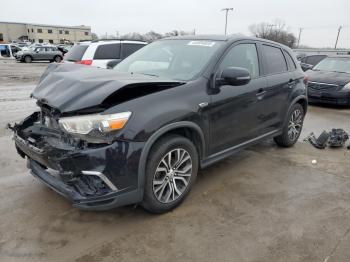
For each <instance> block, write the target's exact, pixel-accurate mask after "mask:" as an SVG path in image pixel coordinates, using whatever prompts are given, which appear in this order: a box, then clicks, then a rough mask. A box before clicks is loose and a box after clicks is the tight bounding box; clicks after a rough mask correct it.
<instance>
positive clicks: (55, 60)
mask: <svg viewBox="0 0 350 262" xmlns="http://www.w3.org/2000/svg"><path fill="white" fill-rule="evenodd" d="M53 61H54V62H56V63H61V61H62V57H60V56H55V57H54V59H53Z"/></svg>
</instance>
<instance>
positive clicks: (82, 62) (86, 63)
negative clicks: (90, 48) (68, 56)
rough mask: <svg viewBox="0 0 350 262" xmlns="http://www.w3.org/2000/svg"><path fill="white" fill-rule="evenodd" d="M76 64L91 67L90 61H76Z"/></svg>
mask: <svg viewBox="0 0 350 262" xmlns="http://www.w3.org/2000/svg"><path fill="white" fill-rule="evenodd" d="M75 63H76V64H81V65H91V64H92V60H81V61H76V62H75Z"/></svg>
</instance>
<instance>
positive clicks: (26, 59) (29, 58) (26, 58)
mask: <svg viewBox="0 0 350 262" xmlns="http://www.w3.org/2000/svg"><path fill="white" fill-rule="evenodd" d="M23 60H24V62H26V63H31V62H32V61H33V59H32V57H31V56H29V55H27V56H25V57H24V59H23Z"/></svg>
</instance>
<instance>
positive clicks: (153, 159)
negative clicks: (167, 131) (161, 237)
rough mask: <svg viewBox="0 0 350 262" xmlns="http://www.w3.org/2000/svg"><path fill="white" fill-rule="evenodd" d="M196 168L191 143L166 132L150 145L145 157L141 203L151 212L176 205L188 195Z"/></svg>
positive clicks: (195, 151)
mask: <svg viewBox="0 0 350 262" xmlns="http://www.w3.org/2000/svg"><path fill="white" fill-rule="evenodd" d="M197 172H198V153H197V150H196V147H195V146H194V145H193V143H192V142H191V141H190V140H188V139H187V138H185V137H182V136H179V135H167V136H165V137H163V138H161V139H160V140H159V141H157V142H156V144H155V145H154V146H153V147H152V149H151V151H150V154H149V156H148V159H147V167H146V181H145V188H144V198H143V202H142V206H143V207H144V208H145V209H146V210H148V211H150V212H152V213H164V212H167V211H170V210H172V209H173V208H175V207H177V206H178V205H179V204H180V203H181V202H182V201H183V200H184V199H185V197H186V196H187V195H188V193H189V191H190V189H191V187H192V185H193V184H194V182H195V180H196V177H197Z"/></svg>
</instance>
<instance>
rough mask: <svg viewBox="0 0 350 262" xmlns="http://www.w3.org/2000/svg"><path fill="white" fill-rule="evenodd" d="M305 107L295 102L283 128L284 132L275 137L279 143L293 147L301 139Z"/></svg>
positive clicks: (282, 145)
mask: <svg viewBox="0 0 350 262" xmlns="http://www.w3.org/2000/svg"><path fill="white" fill-rule="evenodd" d="M304 116H305V115H304V108H303V107H302V105H301V104H299V103H297V104H294V105H293V106H292V108H291V110H290V112H289V114H288V121H287V122H286V124H285V125H284V127H283V129H282V134H281V135H279V136H276V137H275V138H274V140H275V142H276V144H277V145H279V146H281V147H291V146H293V145H294V144H295V143H296V142H297V141H298V139H299V137H300V134H301V130H302V128H303V123H304Z"/></svg>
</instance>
